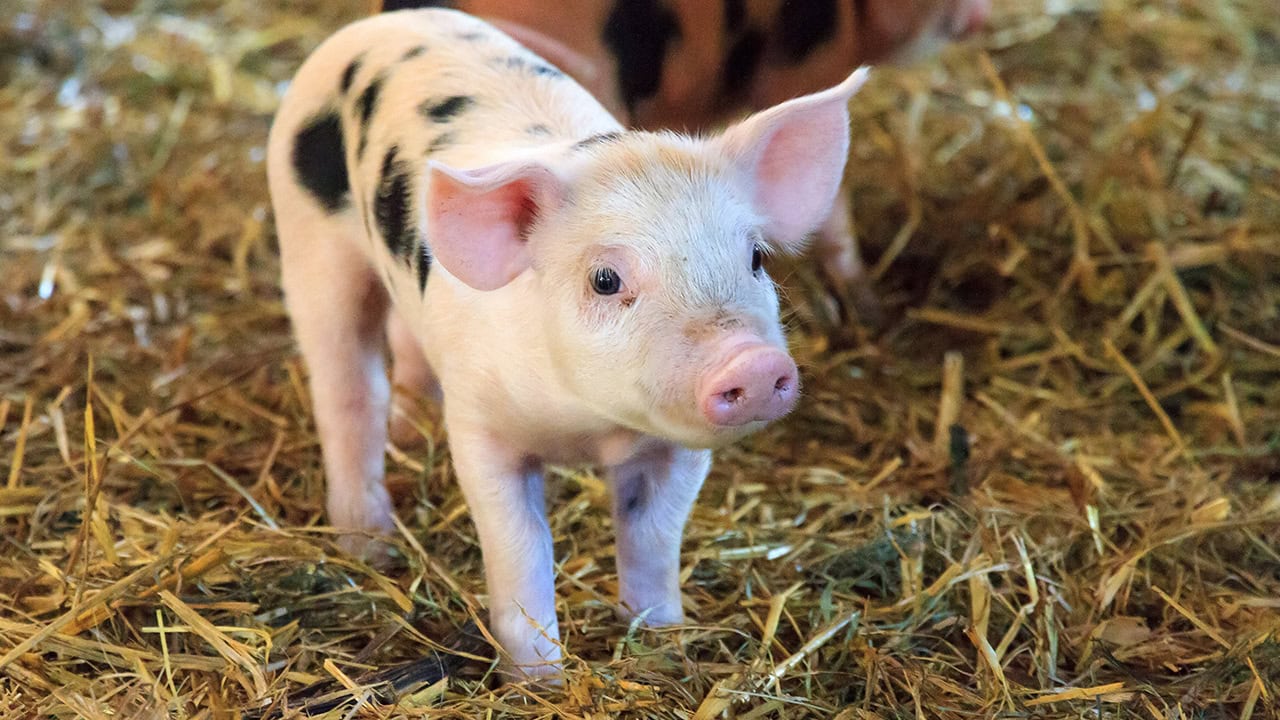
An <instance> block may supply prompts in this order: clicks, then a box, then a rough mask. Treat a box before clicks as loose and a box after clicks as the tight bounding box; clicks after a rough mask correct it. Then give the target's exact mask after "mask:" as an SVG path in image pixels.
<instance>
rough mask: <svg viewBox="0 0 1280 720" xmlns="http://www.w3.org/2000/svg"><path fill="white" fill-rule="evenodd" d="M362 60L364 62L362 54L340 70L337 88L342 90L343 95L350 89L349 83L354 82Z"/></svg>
mask: <svg viewBox="0 0 1280 720" xmlns="http://www.w3.org/2000/svg"><path fill="white" fill-rule="evenodd" d="M362 62H364V55H360V56H358V57H356V59H355V60H352V61H351V62H350V63H349V64H348V65H347V68H346V69H345V70H343V71H342V79H341V81H340V82H339V83H338V89H339V90H341V91H342V94H343V95H346V94H347V92H348V91H350V90H351V83H353V82H355V79H356V73H358V72H360V63H362Z"/></svg>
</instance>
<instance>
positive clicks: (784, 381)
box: [773, 375, 791, 392]
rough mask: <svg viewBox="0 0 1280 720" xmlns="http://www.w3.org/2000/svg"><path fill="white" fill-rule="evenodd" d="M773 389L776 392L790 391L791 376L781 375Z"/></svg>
mask: <svg viewBox="0 0 1280 720" xmlns="http://www.w3.org/2000/svg"><path fill="white" fill-rule="evenodd" d="M773 389H774V390H776V391H778V392H786V391H787V390H789V389H791V376H790V375H783V376H782V377H780V378H778V381H777V382H775V383H774V384H773Z"/></svg>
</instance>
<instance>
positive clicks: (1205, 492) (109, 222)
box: [0, 0, 1280, 720]
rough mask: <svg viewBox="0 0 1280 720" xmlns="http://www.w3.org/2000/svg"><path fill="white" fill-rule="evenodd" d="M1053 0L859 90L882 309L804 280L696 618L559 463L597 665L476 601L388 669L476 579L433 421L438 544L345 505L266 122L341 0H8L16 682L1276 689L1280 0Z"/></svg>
mask: <svg viewBox="0 0 1280 720" xmlns="http://www.w3.org/2000/svg"><path fill="white" fill-rule="evenodd" d="M1046 4H1047V5H1049V6H1050V7H1049V9H1048V10H1046V8H1045V7H1042V6H1041V3H1024V4H1018V5H1017V6H1014V5H1013V4H1012V3H1005V4H1004V5H1002V6H1001V7H1000V10H1001V12H1000V14H999V15H998V17H997V19H996V22H995V23H994V25H995V28H994V30H993V31H992V32H991V33H989V34H988V35H987V36H986V37H985V38H984V39H983V40H982V41H981V42H979V43H976V44H975V45H972V46H969V47H963V48H955V49H953V50H951V51H949V52H947V53H946V54H945V55H944V57H943V58H941V59H940V60H938V61H935V62H933V63H931V64H927V65H923V66H919V67H917V68H913V69H911V70H904V71H882V72H881V73H880V74H879V76H878V77H877V78H876V80H875V81H874V84H873V87H871V88H870V89H869V90H868V91H866V92H865V93H864V94H863V95H861V96H860V97H859V100H858V102H857V105H856V113H855V129H856V138H855V150H854V160H853V162H852V163H851V167H850V171H849V172H850V178H851V181H852V184H853V186H854V187H855V189H856V193H855V200H854V203H855V208H856V214H857V217H858V223H859V228H860V232H861V234H862V238H863V241H864V243H865V244H866V245H867V246H868V248H869V250H870V255H871V256H872V258H873V266H874V268H875V272H876V276H877V278H878V280H877V291H878V292H879V293H880V294H881V296H882V297H884V298H885V304H886V308H887V310H888V313H887V319H886V321H885V323H884V325H883V327H882V329H881V330H880V331H878V332H876V333H865V332H863V333H850V332H849V331H847V330H842V331H832V332H828V328H826V327H825V326H824V320H823V318H824V317H825V316H826V314H827V311H826V310H825V305H824V303H822V302H820V301H819V300H816V299H815V298H817V297H818V295H817V293H816V292H814V290H813V288H814V287H815V283H814V282H813V281H811V280H810V278H811V276H812V271H811V269H809V268H806V267H805V266H804V265H803V264H801V265H799V266H797V269H796V271H795V272H794V273H793V274H792V275H791V276H790V277H789V278H787V284H788V286H789V287H790V289H791V292H790V296H791V300H792V302H791V308H792V316H791V324H792V325H793V326H794V328H795V331H796V332H795V341H796V347H797V355H798V357H799V358H800V360H801V361H802V363H803V366H804V373H805V381H806V387H807V388H808V392H807V398H806V400H805V402H804V403H803V404H802V407H801V408H800V410H799V411H798V413H797V414H796V415H794V416H793V417H792V418H791V419H789V420H788V421H786V422H784V423H781V424H779V425H778V426H776V427H774V428H772V429H771V430H769V431H767V432H765V433H763V434H762V435H761V436H759V437H757V438H754V439H753V440H752V441H750V442H748V443H746V444H743V445H742V446H740V447H736V448H732V449H729V450H726V451H724V452H722V453H720V455H719V460H718V463H717V466H716V469H715V471H714V474H713V477H712V479H711V481H710V482H709V484H708V487H707V488H706V490H705V492H704V494H703V499H702V502H701V503H700V504H699V505H698V507H697V509H696V510H695V512H694V515H693V518H692V520H691V523H690V528H689V531H688V535H687V539H686V542H685V552H684V560H685V576H686V582H685V592H686V598H687V602H688V608H689V614H690V616H691V618H692V624H691V625H689V626H688V627H685V628H681V629H678V630H671V631H664V632H649V631H643V630H635V629H632V628H628V627H626V626H624V625H622V624H619V623H618V622H617V621H615V620H614V617H613V612H612V606H611V602H612V600H611V599H612V598H613V597H614V590H615V587H616V578H615V575H614V572H613V564H612V560H611V542H612V541H611V535H610V531H609V524H610V523H609V519H608V517H609V515H608V512H607V509H606V496H605V488H604V486H603V485H602V483H601V481H600V480H599V479H598V478H597V477H596V476H595V475H593V474H590V473H588V472H581V471H572V472H570V471H564V472H559V473H557V474H556V475H555V481H554V482H553V483H552V484H551V487H552V493H553V494H554V498H553V503H552V507H553V513H554V514H553V515H552V518H551V526H552V528H553V530H554V532H555V537H556V541H557V545H556V548H557V557H558V558H559V560H560V562H561V563H562V564H561V566H560V572H559V575H558V578H559V588H558V589H559V598H560V614H561V618H562V622H563V626H562V627H563V632H564V635H565V641H566V644H567V648H568V651H569V652H570V653H571V655H572V657H571V659H570V661H569V662H568V681H567V684H566V686H565V687H564V688H563V689H561V690H542V691H534V690H532V689H530V688H527V687H522V686H511V685H506V686H504V685H500V684H497V683H494V682H492V678H491V677H490V676H489V673H488V670H489V665H488V663H487V662H486V661H485V660H484V659H483V658H484V657H487V656H488V655H489V651H488V649H487V647H486V646H484V645H483V643H481V644H479V645H475V643H474V642H472V643H464V644H468V645H469V647H470V648H471V650H472V652H479V654H480V655H481V659H471V660H462V661H460V664H461V665H462V669H461V670H458V671H456V672H455V677H454V678H452V679H450V680H447V681H445V682H441V683H438V684H434V685H431V686H428V687H421V686H420V685H418V686H414V687H412V688H410V689H409V690H408V694H401V695H400V696H399V697H398V699H395V698H394V697H392V696H395V695H396V693H390V692H386V691H385V690H384V691H381V692H375V690H374V689H369V688H366V687H363V686H361V684H360V683H361V682H363V681H362V680H361V679H360V676H361V674H362V673H364V672H365V671H366V670H367V669H369V668H374V669H385V668H388V667H391V666H394V665H395V664H397V663H399V662H403V661H408V660H416V659H419V658H423V657H424V656H427V657H433V656H431V652H432V649H433V648H436V647H437V642H442V641H445V640H446V638H448V637H449V636H450V635H451V634H452V633H454V632H455V631H457V630H458V629H459V628H461V627H462V626H464V625H465V624H466V623H467V621H468V619H470V618H472V617H473V616H475V615H477V613H478V609H479V608H481V607H482V606H483V602H482V601H483V596H479V597H478V596H477V595H478V594H480V593H482V592H483V583H482V574H481V568H480V554H479V550H478V548H477V546H476V541H475V537H474V534H473V530H472V527H471V525H470V523H469V521H468V519H467V517H466V511H465V508H464V506H463V503H462V499H461V497H460V495H459V493H458V490H457V488H456V487H455V485H454V483H453V482H452V480H451V478H450V469H449V464H448V459H447V452H446V449H445V448H446V446H445V444H444V438H443V437H442V434H441V433H440V431H439V429H438V428H436V427H434V426H432V425H430V423H427V424H426V425H425V426H424V427H425V429H426V432H427V435H428V436H429V438H430V440H431V444H430V447H429V449H427V450H425V451H423V450H416V451H412V452H406V453H401V452H394V453H393V455H392V458H393V460H392V462H391V463H390V476H391V477H390V481H391V483H392V485H393V486H394V487H395V488H397V489H399V490H401V491H402V493H401V494H402V495H403V499H402V501H401V513H400V517H401V518H402V519H403V522H404V525H403V528H402V537H400V538H399V539H398V543H399V546H400V548H401V550H402V551H403V553H404V556H405V560H404V562H403V563H401V564H400V565H399V566H398V567H395V568H393V569H391V570H389V571H386V572H385V573H383V572H378V571H375V570H372V569H370V568H368V567H365V566H363V565H361V564H359V563H356V562H353V561H352V560H350V559H348V558H346V557H344V556H343V555H341V554H340V553H339V552H338V551H337V550H336V549H335V548H334V545H333V543H332V539H333V536H332V535H331V533H329V532H328V531H327V529H326V528H325V527H324V526H323V524H322V522H323V518H322V516H321V505H322V492H323V488H322V477H321V473H320V467H319V449H318V447H317V446H316V443H315V436H314V433H313V429H312V421H311V417H310V413H309V411H308V403H307V398H306V394H305V391H304V383H303V381H302V380H303V370H302V368H301V366H300V363H299V361H298V359H297V358H296V356H295V354H294V351H293V349H292V345H291V341H290V338H289V334H288V326H287V323H286V320H285V317H284V316H283V314H282V310H281V305H280V298H279V291H278V289H277V281H276V275H277V260H276V256H275V254H274V251H273V234H272V229H271V221H270V215H269V212H268V206H267V196H266V191H265V183H264V179H263V166H262V153H263V144H264V141H265V135H266V129H267V125H268V121H269V116H270V113H271V111H272V109H273V106H274V104H275V102H276V91H277V84H278V83H280V82H281V81H283V80H285V79H286V78H288V77H289V75H290V74H291V72H292V71H293V69H295V68H296V66H297V65H298V64H299V62H300V61H301V59H302V58H303V57H304V55H305V54H306V52H307V50H308V49H309V48H311V47H313V46H314V45H315V44H316V43H317V42H318V41H319V40H320V39H321V38H322V37H323V36H324V35H325V34H326V33H328V32H330V31H332V29H334V28H335V27H337V25H338V24H339V22H340V21H341V19H342V18H340V17H338V15H337V14H336V13H337V11H336V10H335V9H334V8H335V7H336V6H339V5H344V3H338V2H328V1H326V2H320V1H319V0H305V1H304V0H292V1H291V2H288V3H284V4H282V5H283V7H279V6H277V7H270V8H269V9H268V7H267V6H275V5H277V4H275V3H256V2H248V0H227V1H226V2H214V1H213V0H191V1H190V2H176V1H175V0H109V1H108V2H107V3H106V6H105V9H97V8H91V7H89V6H90V5H94V3H87V2H77V1H75V0H57V1H49V2H39V3H37V2H36V0H16V1H11V2H6V3H4V4H3V7H0V142H3V151H2V152H0V269H2V270H3V272H0V538H2V540H3V542H2V543H0V716H3V717H15V718H16V717H28V716H34V715H36V714H40V715H41V716H43V717H58V718H61V717H73V716H85V717H133V716H143V717H154V716H161V715H167V716H173V717H189V716H201V717H203V716H217V717H225V716H231V715H234V714H235V713H236V712H237V710H239V709H244V708H248V707H252V706H261V705H262V704H263V703H264V702H268V701H271V700H274V701H277V702H284V701H285V699H286V696H287V695H288V694H290V693H295V695H293V696H292V697H291V698H289V703H290V705H289V706H290V707H292V708H295V709H296V707H297V705H298V702H299V699H300V697H301V696H299V695H296V693H298V692H299V691H300V690H302V688H304V687H306V686H307V685H308V684H310V683H312V682H316V681H327V682H330V683H331V685H329V686H325V688H323V690H324V691H325V692H328V691H331V690H332V691H336V692H338V693H339V694H340V695H341V696H344V697H352V696H354V697H359V698H366V699H372V698H376V697H382V698H384V699H390V700H391V704H377V703H367V704H365V705H363V706H361V709H359V710H358V711H357V714H359V715H362V716H368V717H404V716H415V717H416V716H423V717H464V718H465V717H565V718H606V717H636V718H668V717H670V718H675V717H681V718H684V717H696V718H711V717H717V716H719V714H720V713H721V712H723V711H725V710H727V711H728V713H729V714H730V715H733V716H736V717H741V718H781V717H786V718H810V717H812V718H819V717H823V718H825V717H832V716H834V717H838V718H841V720H855V719H856V720H864V719H870V718H899V717H902V718H905V717H916V718H970V717H1094V718H1102V717H1106V718H1129V717H1134V718H1170V719H1172V718H1191V717H1202V718H1267V717H1277V716H1280V697H1278V696H1280V636H1278V635H1277V631H1278V630H1280V15H1278V14H1277V13H1276V11H1275V5H1274V2H1273V1H1272V0H1251V1H1250V2H1245V1H1243V0H1241V1H1238V2H1227V1H1226V0H1223V1H1221V2H1219V1H1216V0H1184V1H1183V2H1179V3H1173V2H1137V1H1135V0H1106V1H1104V2H1076V3H1070V2H1048V3H1046ZM345 5H347V6H349V10H350V11H351V12H352V13H355V12H359V10H360V9H361V8H360V7H359V6H360V5H362V4H361V3H356V2H352V3H345ZM348 17H350V16H348ZM877 259H878V262H876V260H877ZM831 338H834V341H832V340H831ZM851 341H852V342H851ZM850 348H851V349H850ZM477 648H478V650H477ZM344 688H345V689H344ZM402 689H403V688H402ZM350 712H351V710H350V709H349V706H340V707H339V709H337V710H335V711H333V713H332V716H333V717H346V716H347V714H348V713H350Z"/></svg>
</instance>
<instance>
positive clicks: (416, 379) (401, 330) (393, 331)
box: [387, 310, 440, 447]
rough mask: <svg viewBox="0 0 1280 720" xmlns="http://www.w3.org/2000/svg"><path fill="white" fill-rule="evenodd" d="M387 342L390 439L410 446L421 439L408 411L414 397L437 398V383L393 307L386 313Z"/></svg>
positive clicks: (417, 344)
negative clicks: (389, 378)
mask: <svg viewBox="0 0 1280 720" xmlns="http://www.w3.org/2000/svg"><path fill="white" fill-rule="evenodd" d="M387 345H388V346H390V348H391V384H392V408H391V422H390V425H389V428H390V435H391V441H392V442H394V443H395V444H396V445H398V446H400V447H411V446H413V445H416V444H418V443H419V442H421V441H422V433H421V432H419V431H418V428H416V427H415V426H414V424H413V422H412V420H410V418H409V415H408V413H410V412H412V410H413V408H414V407H415V405H416V402H415V401H416V400H417V398H423V397H425V398H429V399H431V400H434V401H436V402H439V400H440V384H439V383H438V382H436V378H435V375H434V374H433V373H432V372H431V366H430V365H428V364H427V358H426V356H424V355H423V353H422V346H421V345H420V344H419V343H418V338H417V336H415V335H414V334H413V331H412V330H410V329H409V326H408V325H407V324H406V323H405V321H404V319H403V318H401V317H400V313H398V312H395V311H394V310H393V311H392V312H390V313H389V314H388V317H387Z"/></svg>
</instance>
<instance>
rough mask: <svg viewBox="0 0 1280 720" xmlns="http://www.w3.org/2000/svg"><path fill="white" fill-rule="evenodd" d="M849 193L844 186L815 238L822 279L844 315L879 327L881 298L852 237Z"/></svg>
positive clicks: (815, 248) (815, 252) (815, 251)
mask: <svg viewBox="0 0 1280 720" xmlns="http://www.w3.org/2000/svg"><path fill="white" fill-rule="evenodd" d="M848 197H849V195H848V192H847V191H845V190H844V189H843V187H842V190H841V193H840V195H839V196H838V197H837V198H836V203H835V205H834V206H832V208H831V215H830V216H828V217H827V219H826V221H825V222H823V223H822V225H821V227H819V228H818V232H817V234H816V236H815V237H814V247H813V251H814V254H815V255H816V256H817V259H818V265H819V268H820V269H821V271H822V275H823V277H824V278H825V279H826V281H827V282H828V283H829V284H830V287H831V289H832V290H833V291H834V292H835V294H836V298H837V300H838V301H839V302H840V304H841V305H842V306H843V309H844V314H845V315H846V316H848V315H854V316H855V317H856V318H857V319H858V320H860V321H861V322H863V323H864V324H869V325H877V324H879V323H880V320H881V312H880V299H879V298H878V297H876V294H875V292H874V291H873V290H872V289H871V285H870V280H869V278H868V277H867V269H866V266H864V265H863V264H862V253H861V252H860V251H859V249H858V241H857V238H855V237H854V234H853V213H852V212H851V211H850V209H849V202H848V200H847V198H848Z"/></svg>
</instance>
